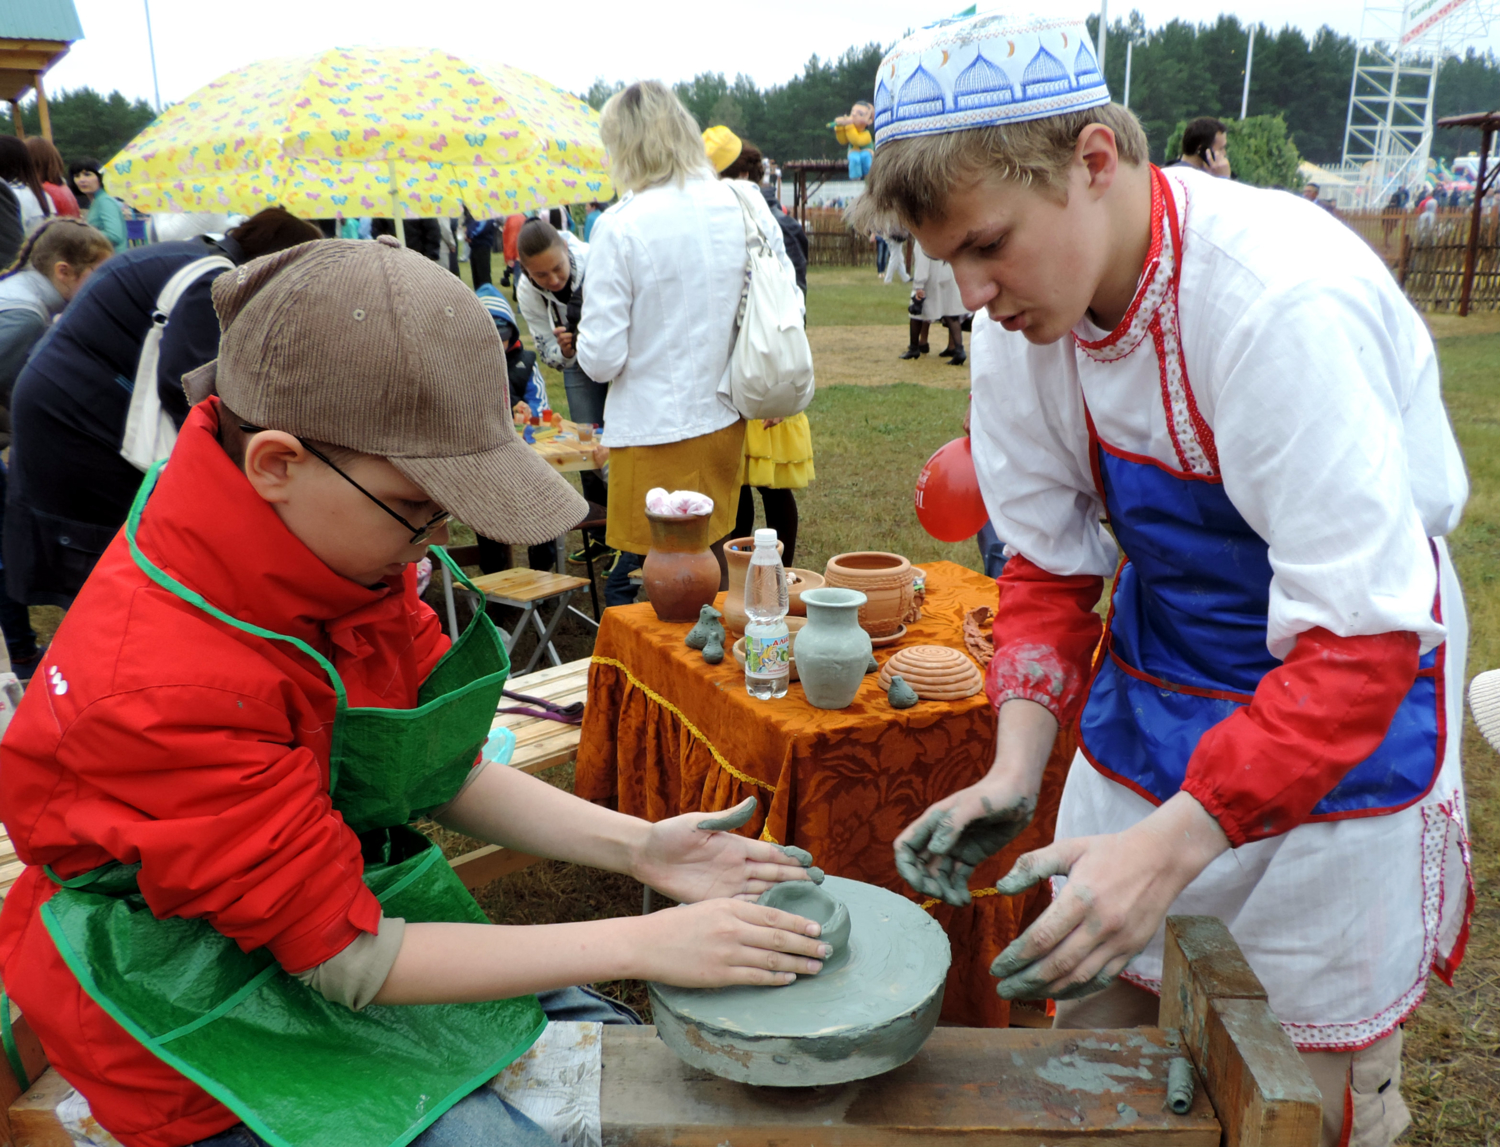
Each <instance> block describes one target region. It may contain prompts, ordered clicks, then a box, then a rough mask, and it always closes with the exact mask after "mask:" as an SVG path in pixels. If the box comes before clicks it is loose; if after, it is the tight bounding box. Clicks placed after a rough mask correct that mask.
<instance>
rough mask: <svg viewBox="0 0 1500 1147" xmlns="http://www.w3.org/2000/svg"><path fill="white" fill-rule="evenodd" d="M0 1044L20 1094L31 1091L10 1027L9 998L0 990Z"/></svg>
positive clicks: (14, 1034)
mask: <svg viewBox="0 0 1500 1147" xmlns="http://www.w3.org/2000/svg"><path fill="white" fill-rule="evenodd" d="M0 1043H4V1044H5V1058H6V1059H8V1060H9V1061H10V1070H11V1074H12V1075H14V1076H15V1077H16V1082H17V1083H19V1084H20V1085H21V1094H22V1095H25V1094H26V1093H27V1092H28V1091H30V1090H31V1077H30V1076H28V1075H27V1074H26V1065H25V1064H23V1063H22V1062H21V1049H20V1047H19V1046H17V1044H16V1033H15V1032H14V1031H13V1030H11V1026H10V996H8V995H6V994H5V991H4V989H0Z"/></svg>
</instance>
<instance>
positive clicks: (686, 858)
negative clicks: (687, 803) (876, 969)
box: [631, 797, 823, 903]
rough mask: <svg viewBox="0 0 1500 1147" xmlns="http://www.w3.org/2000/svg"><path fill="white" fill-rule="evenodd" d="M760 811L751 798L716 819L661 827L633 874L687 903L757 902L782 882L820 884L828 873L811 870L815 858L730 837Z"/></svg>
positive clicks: (644, 846) (681, 820) (686, 819)
mask: <svg viewBox="0 0 1500 1147" xmlns="http://www.w3.org/2000/svg"><path fill="white" fill-rule="evenodd" d="M756 805H757V801H756V799H755V798H754V797H747V798H746V799H745V800H744V801H742V802H741V803H740V804H738V805H736V806H735V807H734V808H732V809H730V810H728V811H727V812H724V813H721V814H719V815H717V816H713V817H707V818H705V817H704V815H703V814H702V813H701V812H698V813H686V814H684V815H683V816H674V817H672V818H670V819H669V820H663V821H658V822H656V823H655V824H653V825H652V826H651V828H650V830H649V831H648V832H647V833H646V837H645V840H644V841H643V842H642V843H641V844H640V846H639V847H638V849H637V851H636V855H635V857H634V862H633V863H632V865H631V872H632V873H633V874H634V875H635V877H636V879H638V880H639V881H641V883H643V884H647V885H650V886H651V887H652V888H655V889H657V890H658V891H660V892H662V893H665V894H666V895H667V896H670V897H671V898H672V899H673V900H679V901H682V902H683V903H694V902H697V901H700V900H709V899H712V898H714V897H719V896H731V897H737V898H739V899H741V900H754V899H755V898H756V897H757V896H759V895H760V894H761V893H762V892H764V891H765V890H766V889H767V888H769V887H771V885H773V884H779V883H780V882H781V881H783V880H813V881H816V882H819V883H821V882H822V880H823V872H822V870H821V869H819V868H814V867H812V856H811V854H809V853H807V852H805V851H803V850H802V849H800V848H784V847H783V846H781V845H779V844H772V843H770V842H769V841H764V840H752V839H749V838H747V837H743V836H736V835H735V834H734V833H733V832H732V831H730V830H732V829H736V828H739V827H741V826H742V825H744V824H745V823H746V822H747V821H749V819H750V818H751V817H752V816H753V815H754V814H755V809H756Z"/></svg>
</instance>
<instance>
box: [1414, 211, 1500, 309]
mask: <svg viewBox="0 0 1500 1147" xmlns="http://www.w3.org/2000/svg"><path fill="white" fill-rule="evenodd" d="M1468 246H1469V215H1468V212H1464V213H1463V217H1462V218H1440V219H1439V220H1438V222H1437V223H1436V224H1435V225H1434V226H1433V227H1432V228H1431V229H1430V230H1427V229H1418V228H1415V227H1413V228H1412V230H1411V232H1410V233H1409V234H1408V235H1407V237H1406V245H1405V247H1404V248H1403V251H1402V257H1401V260H1400V262H1399V264H1398V265H1397V268H1396V277H1397V280H1398V281H1399V282H1400V283H1401V287H1402V289H1403V290H1404V291H1405V292H1406V297H1407V298H1409V299H1410V300H1411V301H1412V302H1413V303H1414V304H1415V305H1416V306H1417V307H1418V308H1419V309H1421V310H1429V311H1456V310H1457V309H1458V302H1459V296H1460V294H1461V292H1462V291H1463V278H1464V257H1465V252H1466V251H1467V250H1468ZM1469 309H1470V310H1471V311H1493V310H1500V222H1497V220H1496V217H1495V215H1494V214H1493V213H1491V212H1488V211H1487V212H1485V214H1484V216H1483V218H1482V219H1481V221H1480V224H1479V244H1478V249H1477V250H1476V251H1475V253H1474V287H1473V290H1472V291H1471V292H1470V295H1469Z"/></svg>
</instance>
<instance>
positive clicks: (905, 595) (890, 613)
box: [824, 551, 912, 637]
mask: <svg viewBox="0 0 1500 1147" xmlns="http://www.w3.org/2000/svg"><path fill="white" fill-rule="evenodd" d="M824 578H825V579H826V582H827V584H828V585H830V586H838V587H840V588H842V589H857V590H859V592H860V593H862V594H864V595H865V596H866V597H867V598H869V602H868V603H867V604H866V605H865V606H864V608H862V609H861V610H860V611H859V624H860V626H861V628H863V629H864V631H865V632H866V633H868V634H869V635H870V636H871V637H889V636H890V635H891V634H893V633H895V632H896V630H898V629H900V628H901V619H902V618H904V617H905V616H906V615H907V613H908V612H910V610H911V607H912V593H911V583H912V568H911V562H909V561H907V560H906V559H905V558H903V557H902V556H901V555H900V554H883V553H876V552H872V551H862V552H860V553H852V554H837V555H835V556H834V557H831V558H829V559H828V568H827V570H825V571H824Z"/></svg>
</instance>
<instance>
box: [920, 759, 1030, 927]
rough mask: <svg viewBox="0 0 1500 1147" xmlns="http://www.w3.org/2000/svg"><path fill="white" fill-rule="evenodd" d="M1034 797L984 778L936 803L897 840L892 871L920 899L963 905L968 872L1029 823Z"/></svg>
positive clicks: (1003, 845) (1014, 836)
mask: <svg viewBox="0 0 1500 1147" xmlns="http://www.w3.org/2000/svg"><path fill="white" fill-rule="evenodd" d="M1035 811H1036V794H1035V793H1025V792H1021V791H1019V790H1017V789H1015V788H1012V787H1010V786H1002V785H999V784H996V783H995V782H994V781H992V780H990V779H989V778H986V779H985V780H982V781H980V782H979V783H978V784H973V785H970V786H969V787H968V788H966V789H959V791H958V792H956V793H954V794H953V795H952V796H951V797H948V798H947V799H946V800H941V801H938V803H937V804H935V805H933V806H932V807H931V808H929V809H928V810H927V811H926V812H925V813H923V814H922V815H921V817H920V818H918V819H917V821H916V822H915V823H913V824H911V825H908V826H907V829H906V831H905V832H903V833H902V834H901V835H900V836H898V837H897V838H896V871H897V872H899V873H900V874H901V877H902V879H904V880H905V881H906V882H907V883H908V884H910V885H911V886H912V888H913V889H915V890H916V891H918V892H920V893H922V895H924V896H936V897H938V898H939V899H942V900H945V901H947V902H948V903H949V904H953V905H956V906H958V907H962V906H963V905H965V904H967V903H969V900H970V896H969V874H970V873H971V872H973V871H974V869H975V867H976V866H977V865H979V864H980V863H981V862H982V861H984V860H986V859H988V858H989V857H991V856H994V855H995V853H997V852H999V851H1000V850H1001V849H1002V848H1004V847H1005V846H1006V845H1007V844H1009V843H1010V842H1011V841H1013V840H1015V839H1016V837H1018V836H1020V835H1021V832H1022V831H1023V830H1024V829H1025V828H1026V826H1027V825H1028V824H1030V823H1031V814H1032V813H1034V812H1035Z"/></svg>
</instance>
